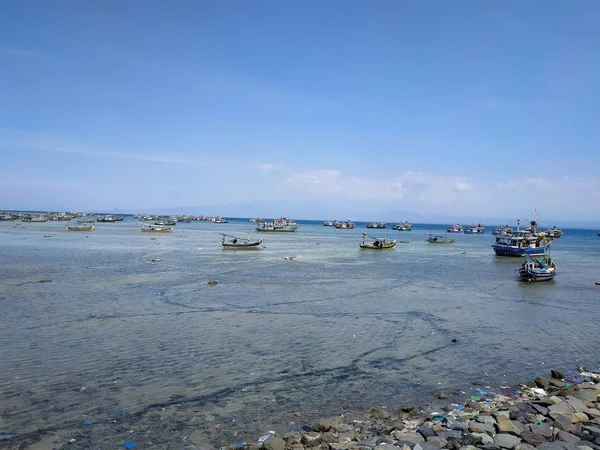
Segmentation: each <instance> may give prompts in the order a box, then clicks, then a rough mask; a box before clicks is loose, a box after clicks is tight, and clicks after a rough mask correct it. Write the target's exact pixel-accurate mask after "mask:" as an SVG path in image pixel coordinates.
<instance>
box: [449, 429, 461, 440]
mask: <svg viewBox="0 0 600 450" xmlns="http://www.w3.org/2000/svg"><path fill="white" fill-rule="evenodd" d="M448 439H455V440H457V441H460V440H461V439H462V431H460V430H450V431H448Z"/></svg>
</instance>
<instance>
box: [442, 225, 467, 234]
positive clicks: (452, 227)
mask: <svg viewBox="0 0 600 450" xmlns="http://www.w3.org/2000/svg"><path fill="white" fill-rule="evenodd" d="M446 231H447V232H448V233H462V232H463V227H462V225H460V224H458V223H455V224H454V225H450V226H449V227H448V229H447V230H446Z"/></svg>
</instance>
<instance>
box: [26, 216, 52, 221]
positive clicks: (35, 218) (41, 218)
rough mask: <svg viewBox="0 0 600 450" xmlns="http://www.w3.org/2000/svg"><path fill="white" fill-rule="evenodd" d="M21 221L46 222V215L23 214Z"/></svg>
mask: <svg viewBox="0 0 600 450" xmlns="http://www.w3.org/2000/svg"><path fill="white" fill-rule="evenodd" d="M21 221H22V222H48V218H47V217H46V216H25V217H23V218H22V219H21Z"/></svg>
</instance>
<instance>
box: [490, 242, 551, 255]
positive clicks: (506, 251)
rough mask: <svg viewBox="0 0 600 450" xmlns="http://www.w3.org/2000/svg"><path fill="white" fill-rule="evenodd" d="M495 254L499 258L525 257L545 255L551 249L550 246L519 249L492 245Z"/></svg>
mask: <svg viewBox="0 0 600 450" xmlns="http://www.w3.org/2000/svg"><path fill="white" fill-rule="evenodd" d="M492 248H493V249H494V252H495V253H496V255H498V256H523V255H543V254H544V253H546V252H547V251H548V249H549V248H550V244H546V245H544V246H540V247H525V248H517V247H512V246H507V245H492Z"/></svg>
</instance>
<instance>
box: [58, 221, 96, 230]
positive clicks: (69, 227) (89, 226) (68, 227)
mask: <svg viewBox="0 0 600 450" xmlns="http://www.w3.org/2000/svg"><path fill="white" fill-rule="evenodd" d="M65 229H66V230H67V231H94V224H93V223H90V224H84V225H65Z"/></svg>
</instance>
